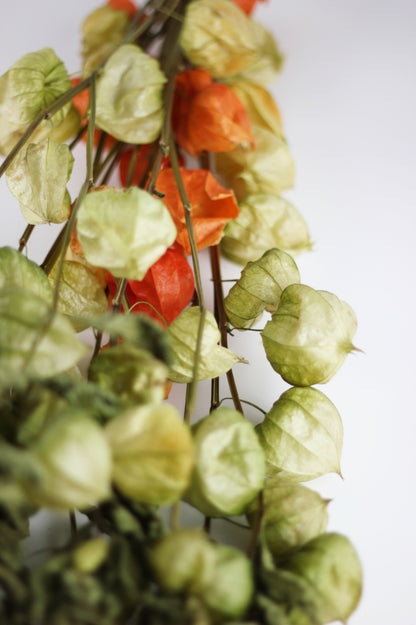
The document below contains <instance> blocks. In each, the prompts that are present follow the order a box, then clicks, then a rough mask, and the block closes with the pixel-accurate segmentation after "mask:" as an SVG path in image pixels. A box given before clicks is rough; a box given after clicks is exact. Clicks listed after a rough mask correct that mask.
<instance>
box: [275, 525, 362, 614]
mask: <svg viewBox="0 0 416 625" xmlns="http://www.w3.org/2000/svg"><path fill="white" fill-rule="evenodd" d="M280 566H281V567H282V569H283V570H284V571H287V572H290V573H293V574H295V575H297V576H299V577H301V578H302V579H303V580H304V581H305V582H307V584H308V586H309V588H310V590H311V591H312V594H313V595H314V598H315V601H314V608H315V615H316V621H315V622H316V623H319V624H324V623H330V622H331V623H332V621H338V620H339V621H342V622H343V623H345V622H346V620H347V619H348V617H349V616H350V615H351V614H352V612H353V611H354V610H355V608H356V607H357V605H358V602H359V600H360V596H361V588H362V569H361V564H360V561H359V558H358V555H357V552H356V551H355V549H354V547H353V545H352V544H351V542H350V541H349V540H348V538H346V537H345V536H342V535H341V534H335V533H329V534H322V535H321V536H318V537H317V538H314V539H312V540H311V541H309V542H308V543H306V545H304V546H303V547H302V548H301V549H300V550H299V551H298V552H296V553H295V554H294V555H292V556H291V557H290V558H289V559H288V560H287V561H286V562H284V563H281V564H280Z"/></svg>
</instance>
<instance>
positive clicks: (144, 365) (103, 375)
mask: <svg viewBox="0 0 416 625" xmlns="http://www.w3.org/2000/svg"><path fill="white" fill-rule="evenodd" d="M167 375H168V368H167V366H166V365H165V364H164V363H163V362H161V361H160V360H157V359H156V358H154V357H153V356H152V354H150V353H149V352H148V351H146V350H144V349H139V348H138V347H135V346H134V345H129V344H128V343H121V344H120V345H114V347H110V348H108V349H106V350H104V351H102V352H100V353H99V354H98V355H97V356H96V357H95V358H94V359H93V361H92V363H91V366H90V368H89V371H88V377H89V379H90V380H92V381H93V382H95V383H96V384H98V386H100V387H101V388H103V389H106V390H111V391H112V392H113V393H115V394H116V395H117V398H118V399H119V400H120V402H122V403H123V404H125V405H127V406H129V405H134V404H136V405H137V404H147V403H159V402H161V401H162V400H163V398H164V395H165V385H166V380H167Z"/></svg>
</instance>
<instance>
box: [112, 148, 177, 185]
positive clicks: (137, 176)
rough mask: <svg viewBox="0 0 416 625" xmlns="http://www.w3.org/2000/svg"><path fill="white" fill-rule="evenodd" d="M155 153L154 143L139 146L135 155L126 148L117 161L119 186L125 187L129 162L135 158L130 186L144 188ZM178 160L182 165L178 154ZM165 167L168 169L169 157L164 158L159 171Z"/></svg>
mask: <svg viewBox="0 0 416 625" xmlns="http://www.w3.org/2000/svg"><path fill="white" fill-rule="evenodd" d="M156 152H157V145H156V144H155V143H145V144H144V145H142V146H140V148H139V149H138V151H137V152H136V154H135V152H134V149H132V148H128V149H127V150H125V152H123V153H122V155H121V157H120V161H119V175H120V182H121V185H122V186H123V187H127V183H128V173H129V167H130V161H131V159H132V158H133V159H134V158H135V159H136V162H135V164H134V170H133V177H132V179H131V182H130V186H142V187H144V186H145V184H146V181H147V179H148V177H149V175H150V169H151V164H152V159H153V157H154V156H155V155H156ZM178 158H179V162H180V164H181V165H182V164H183V163H184V159H183V156H182V155H181V154H178ZM166 167H170V157H169V156H164V157H163V158H162V162H161V164H160V169H165V168H166Z"/></svg>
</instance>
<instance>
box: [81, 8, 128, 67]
mask: <svg viewBox="0 0 416 625" xmlns="http://www.w3.org/2000/svg"><path fill="white" fill-rule="evenodd" d="M129 23H130V20H129V17H128V15H127V13H126V12H125V11H116V10H115V9H113V8H112V7H109V6H102V7H98V9H95V11H93V12H92V13H90V14H89V15H88V16H87V17H86V19H85V20H84V23H83V24H82V52H81V54H82V58H83V61H84V63H83V70H84V75H86V76H87V75H88V74H90V73H91V72H92V71H93V70H95V69H96V68H97V67H98V66H99V65H100V63H102V62H103V61H105V60H106V58H107V57H108V56H110V54H111V53H112V52H114V50H115V49H116V48H117V46H119V45H120V44H121V43H122V41H123V39H124V36H125V34H126V32H127V28H128V26H129Z"/></svg>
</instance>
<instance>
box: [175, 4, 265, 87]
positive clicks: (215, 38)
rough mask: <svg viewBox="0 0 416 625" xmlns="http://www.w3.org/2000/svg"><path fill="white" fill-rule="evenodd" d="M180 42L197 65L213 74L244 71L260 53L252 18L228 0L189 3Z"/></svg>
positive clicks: (217, 76)
mask: <svg viewBox="0 0 416 625" xmlns="http://www.w3.org/2000/svg"><path fill="white" fill-rule="evenodd" d="M180 45H181V47H182V50H183V53H184V55H185V56H186V57H187V59H188V60H189V61H190V62H191V63H192V64H193V65H195V66H196V67H202V68H203V69H206V70H207V71H208V72H209V73H210V74H211V75H212V76H213V77H214V78H225V77H228V76H233V75H235V74H238V73H239V72H241V71H242V70H243V69H244V68H245V67H247V66H248V65H250V63H252V62H254V60H255V59H256V55H257V48H256V40H255V35H254V32H253V30H252V27H251V20H250V18H248V17H247V15H245V14H244V12H243V11H242V10H241V9H240V8H239V7H238V6H237V5H235V4H233V3H232V2H229V1H228V0H193V1H192V2H190V3H189V4H188V5H187V8H186V12H185V21H184V25H183V28H182V31H181V36H180Z"/></svg>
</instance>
